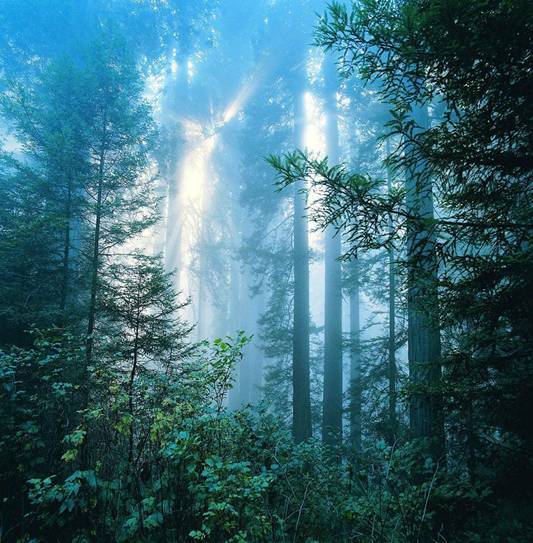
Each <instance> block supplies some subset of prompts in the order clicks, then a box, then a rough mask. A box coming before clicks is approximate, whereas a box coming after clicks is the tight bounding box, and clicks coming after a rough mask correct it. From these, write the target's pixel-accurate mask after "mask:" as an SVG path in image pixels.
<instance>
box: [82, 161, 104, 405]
mask: <svg viewBox="0 0 533 543" xmlns="http://www.w3.org/2000/svg"><path fill="white" fill-rule="evenodd" d="M104 160H105V159H104V153H103V151H102V153H101V156H100V164H99V171H98V187H97V194H96V208H95V227H94V237H93V255H92V259H91V265H90V269H91V291H90V299H89V313H88V318H87V343H86V350H85V365H84V367H83V371H82V380H81V387H82V390H83V394H82V397H83V408H84V409H85V408H87V405H88V402H89V383H88V378H89V374H88V368H89V366H90V365H91V363H92V356H93V347H94V330H95V323H96V296H97V292H98V278H99V272H100V229H101V224H102V198H103V190H104Z"/></svg>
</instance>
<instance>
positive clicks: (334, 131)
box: [322, 57, 343, 446]
mask: <svg viewBox="0 0 533 543" xmlns="http://www.w3.org/2000/svg"><path fill="white" fill-rule="evenodd" d="M337 89H338V76H337V71H336V69H335V65H334V63H333V60H332V59H331V58H329V57H327V58H326V60H325V72H324V90H325V110H326V122H327V124H326V144H327V147H328V156H329V159H330V162H331V163H332V164H336V163H338V162H339V160H340V148H339V131H338V125H337V117H338V112H337ZM325 238H326V239H325V242H326V243H325V244H326V252H325V262H324V266H325V307H324V398H323V406H322V441H323V442H324V444H326V445H333V446H338V445H340V444H341V443H342V396H343V390H342V386H343V385H342V269H341V262H340V260H339V258H340V256H341V250H342V247H341V235H340V233H338V232H337V231H336V228H335V226H334V225H330V226H328V227H327V229H326V232H325Z"/></svg>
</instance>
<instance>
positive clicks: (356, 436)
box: [350, 259, 362, 451]
mask: <svg viewBox="0 0 533 543" xmlns="http://www.w3.org/2000/svg"><path fill="white" fill-rule="evenodd" d="M350 271H351V273H350V276H351V279H352V284H351V285H350V343H351V347H350V442H351V445H352V447H353V448H354V450H356V451H360V450H361V396H362V386H361V321H360V313H361V309H360V297H359V296H360V293H359V261H358V260H357V259H354V260H353V261H352V262H350Z"/></svg>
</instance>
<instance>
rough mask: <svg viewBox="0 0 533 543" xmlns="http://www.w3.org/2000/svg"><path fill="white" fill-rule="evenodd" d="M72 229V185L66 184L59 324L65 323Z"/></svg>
mask: <svg viewBox="0 0 533 543" xmlns="http://www.w3.org/2000/svg"><path fill="white" fill-rule="evenodd" d="M71 228H72V184H71V182H70V181H68V184H67V201H66V202H65V230H64V232H63V236H64V237H63V270H62V278H61V295H60V301H59V310H60V312H61V324H62V325H65V323H66V321H67V299H68V291H69V277H70V233H71Z"/></svg>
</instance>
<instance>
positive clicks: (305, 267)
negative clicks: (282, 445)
mask: <svg viewBox="0 0 533 543" xmlns="http://www.w3.org/2000/svg"><path fill="white" fill-rule="evenodd" d="M300 77H301V78H302V79H303V77H304V75H303V74H302V75H301V76H300ZM293 100H294V132H295V134H294V136H295V140H296V141H295V143H296V144H297V146H301V145H302V144H303V129H304V123H305V108H304V97H303V85H302V86H300V85H296V88H295V90H294V96H293ZM304 188H305V184H304V181H299V182H298V183H297V184H296V186H295V190H294V252H293V258H294V316H293V342H292V392H293V396H292V404H293V420H292V432H293V436H294V439H295V440H296V441H297V442H300V441H305V440H306V439H308V438H309V437H311V435H312V427H311V390H310V375H309V372H310V367H309V236H308V230H307V213H306V206H307V204H306V197H305V194H303V193H302V190H303V189H304Z"/></svg>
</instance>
